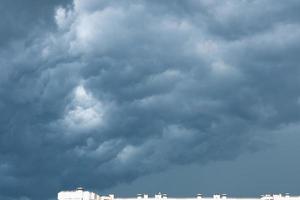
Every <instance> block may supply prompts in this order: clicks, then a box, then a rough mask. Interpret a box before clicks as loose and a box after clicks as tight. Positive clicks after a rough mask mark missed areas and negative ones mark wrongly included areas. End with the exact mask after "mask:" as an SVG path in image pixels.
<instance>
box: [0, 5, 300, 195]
mask: <svg viewBox="0 0 300 200" xmlns="http://www.w3.org/2000/svg"><path fill="white" fill-rule="evenodd" d="M35 3H36V2H34V1H32V2H31V4H29V5H22V6H21V7H22V8H23V7H24V9H25V10H27V12H28V11H30V10H33V8H34V5H36V4H35ZM299 6H300V3H299V2H297V1H292V0H291V1H285V2H276V3H274V2H271V1H269V0H264V1H246V0H245V1H235V0H230V1H224V2H222V3H220V2H217V1H206V0H203V1H192V0H191V1H185V2H183V1H164V2H161V1H132V2H119V1H96V0H87V1H79V0H74V2H72V4H68V5H66V4H65V5H58V2H55V3H53V2H51V3H50V4H45V5H44V4H43V7H45V8H47V9H46V10H47V14H45V15H46V16H44V15H43V14H44V13H41V11H37V12H34V13H32V15H30V13H26V17H25V18H24V19H23V18H22V20H21V23H20V21H18V20H15V19H14V18H13V17H14V15H17V13H18V10H19V8H18V7H17V6H16V5H13V4H11V3H9V6H8V7H7V8H8V10H12V11H14V12H12V13H13V14H9V13H8V12H6V13H5V16H6V17H8V18H9V19H10V20H12V22H9V23H8V25H7V24H5V25H1V27H2V26H3V27H5V28H6V32H5V33H4V34H3V35H2V36H1V41H4V43H5V48H2V49H1V50H0V55H1V56H0V63H1V65H0V70H1V74H0V97H1V98H0V110H1V113H2V115H1V116H0V132H1V135H0V157H1V162H0V174H1V177H2V179H1V181H0V194H1V196H3V197H4V198H17V199H18V198H22V197H24V198H27V197H28V198H32V199H40V198H48V197H53V195H54V194H55V193H56V191H58V190H60V189H62V188H72V187H76V186H78V185H84V186H87V187H89V188H91V189H96V190H97V189H98V190H100V189H103V188H107V187H111V186H113V185H116V184H118V183H121V182H129V181H132V180H134V179H136V178H137V177H140V176H142V175H145V174H150V173H155V172H158V171H162V170H165V169H168V168H170V167H172V166H174V165H184V164H190V163H201V164H205V163H207V162H210V161H213V160H229V159H234V158H236V156H238V155H240V154H241V153H243V152H246V151H253V150H257V149H259V148H260V145H259V144H260V142H263V141H264V139H265V138H267V137H271V136H272V134H271V133H272V131H273V130H274V129H277V128H279V127H282V126H284V125H286V124H293V123H298V121H299V118H300V116H299V113H300V112H299V109H300V104H299V103H300V100H299V91H298V84H299V78H298V77H299V75H300V72H299V67H298V66H297V65H298V64H297V63H298V62H299V58H298V56H297V55H298V52H299V45H298V43H299V33H300V25H299V23H298V21H299V17H300V16H299V14H298V12H297V10H298V9H297V8H299ZM39 17H41V20H43V22H44V23H45V24H44V25H40V24H39V23H37V24H36V23H35V22H31V19H33V18H34V19H35V18H39ZM14 21H16V22H14ZM36 22H37V21H36ZM13 23H15V24H18V26H20V27H21V28H16V27H15V25H14V24H13ZM27 27H28V28H27ZM19 31H20V34H19V35H16V36H14V34H12V36H11V34H10V33H12V32H13V33H16V32H19Z"/></svg>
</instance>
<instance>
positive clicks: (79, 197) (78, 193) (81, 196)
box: [57, 188, 300, 200]
mask: <svg viewBox="0 0 300 200" xmlns="http://www.w3.org/2000/svg"><path fill="white" fill-rule="evenodd" d="M57 199H58V200H300V196H290V195H289V194H288V193H287V194H285V195H282V194H273V195H270V194H267V195H262V196H261V197H257V198H235V197H227V195H225V194H215V195H213V196H212V197H203V196H202V195H201V194H198V195H197V196H195V197H189V198H174V197H167V195H166V194H161V193H158V194H156V195H154V197H149V196H148V195H147V194H138V195H137V197H133V198H116V197H115V196H114V195H112V194H110V195H108V196H104V195H103V196H101V195H98V194H96V193H94V192H89V191H85V190H84V189H83V188H77V189H76V190H72V191H61V192H59V193H58V195H57Z"/></svg>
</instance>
